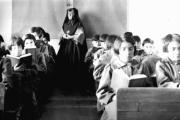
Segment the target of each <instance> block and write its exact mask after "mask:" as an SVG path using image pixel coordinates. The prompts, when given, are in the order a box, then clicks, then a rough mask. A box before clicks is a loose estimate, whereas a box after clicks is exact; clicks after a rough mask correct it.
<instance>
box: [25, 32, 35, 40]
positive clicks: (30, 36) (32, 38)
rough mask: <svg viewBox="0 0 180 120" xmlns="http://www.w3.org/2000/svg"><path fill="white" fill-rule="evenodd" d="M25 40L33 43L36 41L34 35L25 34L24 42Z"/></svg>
mask: <svg viewBox="0 0 180 120" xmlns="http://www.w3.org/2000/svg"><path fill="white" fill-rule="evenodd" d="M26 39H31V40H33V41H34V42H35V41H36V38H35V37H34V35H32V34H26V35H25V38H24V42H25V41H26Z"/></svg>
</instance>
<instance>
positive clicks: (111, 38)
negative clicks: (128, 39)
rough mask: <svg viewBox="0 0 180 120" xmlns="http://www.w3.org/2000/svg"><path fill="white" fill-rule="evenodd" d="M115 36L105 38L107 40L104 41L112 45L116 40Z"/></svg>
mask: <svg viewBox="0 0 180 120" xmlns="http://www.w3.org/2000/svg"><path fill="white" fill-rule="evenodd" d="M116 37H117V36H116V35H109V36H108V37H107V40H106V41H108V42H110V43H112V44H113V43H114V41H115V40H116Z"/></svg>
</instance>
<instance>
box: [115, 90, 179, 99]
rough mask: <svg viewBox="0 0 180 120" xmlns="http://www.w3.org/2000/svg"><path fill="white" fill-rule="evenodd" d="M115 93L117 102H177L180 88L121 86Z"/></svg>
mask: <svg viewBox="0 0 180 120" xmlns="http://www.w3.org/2000/svg"><path fill="white" fill-rule="evenodd" d="M117 94H118V95H117V99H118V101H119V102H121V101H129V102H145V101H149V102H177V101H178V100H180V89H170V88H168V89H166V88H127V89H126V88H121V89H119V91H118V93H117Z"/></svg>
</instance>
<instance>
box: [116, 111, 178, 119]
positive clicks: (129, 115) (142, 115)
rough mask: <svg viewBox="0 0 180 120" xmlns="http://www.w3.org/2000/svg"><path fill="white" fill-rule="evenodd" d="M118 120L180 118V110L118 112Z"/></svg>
mask: <svg viewBox="0 0 180 120" xmlns="http://www.w3.org/2000/svg"><path fill="white" fill-rule="evenodd" d="M118 120H180V112H173V113H169V112H118Z"/></svg>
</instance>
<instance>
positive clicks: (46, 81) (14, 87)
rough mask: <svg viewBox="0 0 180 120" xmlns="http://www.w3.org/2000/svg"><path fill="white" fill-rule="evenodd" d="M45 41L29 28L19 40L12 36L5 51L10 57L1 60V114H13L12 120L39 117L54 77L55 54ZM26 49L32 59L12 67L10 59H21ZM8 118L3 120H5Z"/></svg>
mask: <svg viewBox="0 0 180 120" xmlns="http://www.w3.org/2000/svg"><path fill="white" fill-rule="evenodd" d="M49 40H50V36H49V34H48V33H46V32H45V31H44V30H43V29H42V28H41V27H32V29H31V32H30V33H28V34H25V35H24V36H23V37H22V38H21V37H20V36H19V35H17V34H16V35H12V38H11V44H10V45H9V47H8V48H9V51H10V56H5V55H4V56H3V57H2V58H1V62H0V63H1V74H2V77H1V78H2V80H1V82H3V83H4V84H5V86H6V96H5V103H4V104H5V107H4V111H5V113H8V111H14V114H15V117H16V118H14V119H23V120H35V119H37V118H38V117H40V112H41V110H42V109H41V107H42V105H43V103H44V102H45V100H46V99H47V97H48V96H47V95H49V94H50V90H51V89H50V88H51V86H52V84H51V83H52V81H50V80H52V79H53V76H54V75H53V72H54V65H55V58H56V54H55V51H54V48H53V47H52V46H50V45H49V44H48V41H49ZM28 49H34V53H32V58H31V59H30V60H29V61H28V62H27V61H26V62H19V63H17V64H16V65H14V66H13V65H12V64H13V61H12V60H11V57H14V58H15V57H23V56H24V55H26V54H27V53H26V51H27V50H28ZM20 61H21V60H20ZM47 87H48V89H47ZM44 92H46V94H44ZM8 117H9V116H5V119H9V118H8Z"/></svg>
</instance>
